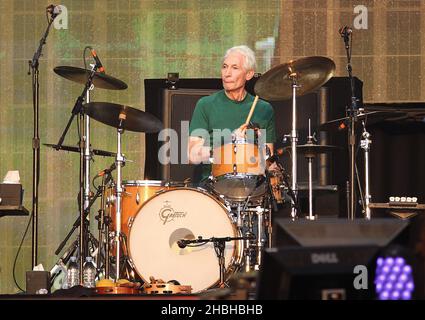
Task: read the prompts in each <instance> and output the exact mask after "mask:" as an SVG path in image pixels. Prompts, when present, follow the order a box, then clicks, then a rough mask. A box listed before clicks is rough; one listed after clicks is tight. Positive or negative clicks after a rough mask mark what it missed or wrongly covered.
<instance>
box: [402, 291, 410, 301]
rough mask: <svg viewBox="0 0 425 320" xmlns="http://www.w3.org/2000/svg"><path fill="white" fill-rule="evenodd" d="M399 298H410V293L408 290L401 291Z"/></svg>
mask: <svg viewBox="0 0 425 320" xmlns="http://www.w3.org/2000/svg"><path fill="white" fill-rule="evenodd" d="M401 298H402V299H403V300H410V299H412V293H411V292H410V291H403V293H402V294H401Z"/></svg>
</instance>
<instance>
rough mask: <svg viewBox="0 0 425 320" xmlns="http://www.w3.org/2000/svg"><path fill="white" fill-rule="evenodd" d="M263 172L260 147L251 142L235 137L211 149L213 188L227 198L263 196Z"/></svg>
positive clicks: (236, 199)
mask: <svg viewBox="0 0 425 320" xmlns="http://www.w3.org/2000/svg"><path fill="white" fill-rule="evenodd" d="M264 173H265V161H264V157H263V154H262V150H261V149H260V148H259V147H258V145H256V144H254V143H248V142H246V141H245V140H243V139H242V140H236V141H234V142H232V143H228V144H224V145H222V146H220V147H217V148H215V149H214V151H213V164H212V176H213V178H214V181H213V183H214V189H215V191H216V192H217V193H218V194H221V195H223V196H225V197H226V198H228V199H230V200H233V201H245V200H246V198H247V197H248V196H251V197H252V198H258V197H261V196H263V195H264V194H265V192H266V188H265V187H264V186H263V185H262V184H263V183H262V181H263V180H264Z"/></svg>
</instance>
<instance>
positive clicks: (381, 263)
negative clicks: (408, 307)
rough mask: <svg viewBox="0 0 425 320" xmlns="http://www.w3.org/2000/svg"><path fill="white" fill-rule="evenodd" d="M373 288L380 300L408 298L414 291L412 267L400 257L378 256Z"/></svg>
mask: <svg viewBox="0 0 425 320" xmlns="http://www.w3.org/2000/svg"><path fill="white" fill-rule="evenodd" d="M376 266H377V267H376V275H375V290H376V293H377V294H378V297H379V299H380V300H410V299H411V298H412V292H413V291H414V282H413V276H412V267H411V266H410V265H408V264H406V260H405V259H404V258H402V257H386V258H382V257H380V258H378V259H377V261H376Z"/></svg>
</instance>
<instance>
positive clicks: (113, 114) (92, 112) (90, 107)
mask: <svg viewBox="0 0 425 320" xmlns="http://www.w3.org/2000/svg"><path fill="white" fill-rule="evenodd" d="M84 108H85V112H86V114H87V115H88V116H89V117H91V118H93V119H95V120H97V121H99V122H102V123H103V124H106V125H108V126H111V127H114V128H118V127H119V126H120V122H121V121H120V116H122V117H124V118H125V119H124V120H123V121H122V122H121V128H122V129H125V130H129V131H136V132H146V133H154V132H158V131H160V130H161V129H162V123H161V121H159V120H158V119H157V118H156V117H155V116H153V115H151V114H150V113H147V112H144V111H142V110H139V109H135V108H132V107H129V106H124V105H121V104H116V103H109V102H90V103H87V104H85V105H84Z"/></svg>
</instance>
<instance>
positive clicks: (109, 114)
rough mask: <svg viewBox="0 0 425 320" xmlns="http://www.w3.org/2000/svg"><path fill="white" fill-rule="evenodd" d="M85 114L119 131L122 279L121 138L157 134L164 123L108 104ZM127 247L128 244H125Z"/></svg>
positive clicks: (97, 104)
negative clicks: (127, 133) (141, 133)
mask: <svg viewBox="0 0 425 320" xmlns="http://www.w3.org/2000/svg"><path fill="white" fill-rule="evenodd" d="M84 107H85V112H86V114H87V115H88V116H89V117H90V118H93V119H95V120H97V121H99V122H102V123H103V124H106V125H109V126H112V127H114V128H116V129H117V154H116V158H115V164H116V168H117V180H116V192H115V197H116V199H115V208H116V221H115V231H116V235H115V246H116V247H115V250H116V255H115V276H116V278H115V279H119V277H120V263H121V262H120V261H121V241H120V239H121V236H122V233H121V213H122V212H121V205H122V203H121V199H122V193H123V188H122V176H121V170H122V167H123V164H124V163H125V158H124V155H123V154H122V153H121V136H122V134H123V133H124V130H129V131H136V132H146V133H155V132H158V131H160V130H161V129H162V123H161V121H159V120H158V119H157V118H156V117H154V116H152V115H150V114H148V113H145V112H143V111H141V110H138V109H135V108H132V107H129V106H125V105H119V104H114V103H108V102H90V103H87V104H86V105H85V106H84ZM125 245H126V244H125Z"/></svg>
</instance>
